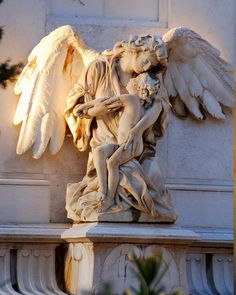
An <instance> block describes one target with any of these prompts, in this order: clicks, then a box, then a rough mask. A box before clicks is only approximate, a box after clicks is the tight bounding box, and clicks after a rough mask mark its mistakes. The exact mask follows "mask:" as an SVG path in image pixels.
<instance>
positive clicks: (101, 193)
mask: <svg viewBox="0 0 236 295" xmlns="http://www.w3.org/2000/svg"><path fill="white" fill-rule="evenodd" d="M106 198H107V195H106V193H103V192H99V193H98V196H97V201H99V202H103V201H104V200H105V199H106Z"/></svg>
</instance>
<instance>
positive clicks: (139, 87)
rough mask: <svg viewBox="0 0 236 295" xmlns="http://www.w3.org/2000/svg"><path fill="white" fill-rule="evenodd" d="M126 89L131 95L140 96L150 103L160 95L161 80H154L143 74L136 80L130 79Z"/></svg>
mask: <svg viewBox="0 0 236 295" xmlns="http://www.w3.org/2000/svg"><path fill="white" fill-rule="evenodd" d="M126 88H127V90H128V91H129V93H130V94H133V95H138V96H139V97H141V98H143V99H144V100H146V101H147V102H149V101H152V98H153V97H154V96H155V95H156V94H157V93H158V91H159V89H160V80H159V79H158V78H156V77H155V78H154V77H153V78H152V77H151V76H150V75H149V74H148V73H143V74H140V75H138V76H137V77H136V78H134V79H130V81H129V83H128V85H127V87H126Z"/></svg>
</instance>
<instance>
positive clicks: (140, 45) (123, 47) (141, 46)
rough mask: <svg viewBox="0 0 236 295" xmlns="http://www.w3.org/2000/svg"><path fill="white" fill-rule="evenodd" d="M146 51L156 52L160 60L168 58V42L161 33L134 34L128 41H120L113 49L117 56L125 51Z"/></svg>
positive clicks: (135, 52)
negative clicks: (166, 42)
mask: <svg viewBox="0 0 236 295" xmlns="http://www.w3.org/2000/svg"><path fill="white" fill-rule="evenodd" d="M144 51H149V52H153V53H155V54H156V57H157V59H158V60H159V61H160V60H162V59H166V58H167V49H166V44H165V42H164V41H163V40H162V38H161V36H160V35H153V36H151V35H141V36H138V35H132V36H130V38H129V40H128V41H121V42H118V43H116V44H115V45H114V47H113V49H112V53H113V54H114V55H116V56H118V55H121V54H122V53H124V52H130V53H134V54H137V53H139V52H144Z"/></svg>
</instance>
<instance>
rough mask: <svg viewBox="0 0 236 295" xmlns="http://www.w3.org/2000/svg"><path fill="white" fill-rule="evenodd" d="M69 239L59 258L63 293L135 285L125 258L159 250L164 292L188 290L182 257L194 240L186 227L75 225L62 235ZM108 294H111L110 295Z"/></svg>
mask: <svg viewBox="0 0 236 295" xmlns="http://www.w3.org/2000/svg"><path fill="white" fill-rule="evenodd" d="M62 238H63V239H65V240H66V241H67V242H69V247H68V251H67V255H66V261H65V281H66V288H67V292H68V293H69V294H102V293H101V290H102V286H103V284H104V283H111V284H112V285H113V290H114V292H115V294H119V295H120V294H122V292H123V290H124V289H125V288H127V287H128V288H129V287H131V286H134V287H135V286H137V284H138V282H137V279H136V278H135V275H134V273H133V271H132V268H133V267H134V265H133V263H132V261H131V260H130V259H129V257H130V255H129V254H130V253H132V252H135V254H136V255H138V256H139V257H148V256H151V255H159V254H160V253H162V255H163V258H164V263H165V264H167V265H168V266H169V267H168V270H167V272H166V274H165V275H164V277H163V278H162V284H163V285H165V286H166V288H167V290H169V291H170V290H174V289H179V290H181V292H182V294H188V293H189V292H188V283H187V274H186V257H187V250H188V248H189V246H190V245H191V244H192V243H193V242H195V241H197V240H199V239H200V236H199V235H197V234H196V233H194V232H193V231H191V230H186V229H182V228H180V227H178V226H175V225H160V224H158V225H157V224H156V225H151V224H111V223H103V224H97V223H92V224H79V225H74V226H73V227H72V228H71V229H68V230H66V231H65V232H64V233H63V234H62ZM115 294H114V295H115Z"/></svg>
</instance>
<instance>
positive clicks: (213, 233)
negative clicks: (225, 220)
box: [191, 228, 234, 248]
mask: <svg viewBox="0 0 236 295" xmlns="http://www.w3.org/2000/svg"><path fill="white" fill-rule="evenodd" d="M191 230H193V231H194V232H195V233H196V234H199V235H200V237H201V239H200V240H199V241H197V242H196V246H197V247H198V246H199V247H200V246H201V247H230V248H232V247H233V242H234V233H233V229H227V228H226V229H223V228H220V229H219V228H191ZM194 246H195V244H194Z"/></svg>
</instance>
